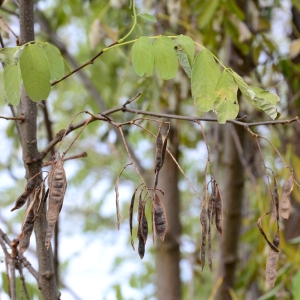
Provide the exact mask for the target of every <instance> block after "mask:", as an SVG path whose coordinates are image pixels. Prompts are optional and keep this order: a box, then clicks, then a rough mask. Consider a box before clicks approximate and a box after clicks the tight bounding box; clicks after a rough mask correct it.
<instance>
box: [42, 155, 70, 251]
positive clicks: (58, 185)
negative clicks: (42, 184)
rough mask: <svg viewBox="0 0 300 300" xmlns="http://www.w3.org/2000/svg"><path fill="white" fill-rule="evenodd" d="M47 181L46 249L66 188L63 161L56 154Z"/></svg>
mask: <svg viewBox="0 0 300 300" xmlns="http://www.w3.org/2000/svg"><path fill="white" fill-rule="evenodd" d="M50 172H51V173H50V176H49V179H48V185H49V206H48V211H47V221H48V228H47V232H46V238H45V246H46V248H47V249H48V248H49V246H50V242H51V239H52V236H53V233H54V227H55V224H56V222H57V220H58V216H59V213H60V211H61V208H62V205H63V201H64V196H65V192H66V188H67V179H66V173H65V170H64V166H63V160H62V158H61V156H60V154H59V153H58V158H57V162H56V164H55V165H54V166H53V167H52V170H51V171H50Z"/></svg>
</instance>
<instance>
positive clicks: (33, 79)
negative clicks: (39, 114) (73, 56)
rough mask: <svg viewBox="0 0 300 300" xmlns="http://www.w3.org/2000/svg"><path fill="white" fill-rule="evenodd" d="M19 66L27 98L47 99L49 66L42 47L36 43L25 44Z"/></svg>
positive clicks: (35, 99) (36, 100)
mask: <svg viewBox="0 0 300 300" xmlns="http://www.w3.org/2000/svg"><path fill="white" fill-rule="evenodd" d="M20 67H21V74H22V78H23V83H24V88H25V90H26V93H27V95H28V96H29V98H30V99H31V100H32V101H35V102H38V101H41V100H45V99H47V98H48V96H49V94H50V90H51V84H50V67H49V63H48V59H47V55H46V53H45V51H44V49H43V48H42V47H39V46H38V45H36V44H28V45H26V46H25V48H24V50H23V53H22V56H21V59H20Z"/></svg>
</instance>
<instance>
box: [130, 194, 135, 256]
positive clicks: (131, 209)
mask: <svg viewBox="0 0 300 300" xmlns="http://www.w3.org/2000/svg"><path fill="white" fill-rule="evenodd" d="M136 191H137V189H135V191H134V193H133V195H132V197H131V201H130V207H129V228H130V237H131V246H132V248H133V250H135V249H134V242H133V238H132V216H133V207H134V200H135V194H136Z"/></svg>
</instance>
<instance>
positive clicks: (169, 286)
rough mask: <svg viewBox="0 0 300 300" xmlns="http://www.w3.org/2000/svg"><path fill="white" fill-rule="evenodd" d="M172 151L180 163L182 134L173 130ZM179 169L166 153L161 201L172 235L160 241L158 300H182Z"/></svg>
mask: <svg viewBox="0 0 300 300" xmlns="http://www.w3.org/2000/svg"><path fill="white" fill-rule="evenodd" d="M169 136H170V138H169V148H170V150H171V151H172V154H173V155H174V157H175V158H176V159H177V157H178V133H177V129H175V128H174V127H172V128H171V131H170V135H169ZM177 184H178V168H177V166H176V165H175V163H174V162H173V160H172V158H171V157H170V155H169V154H167V153H166V157H165V162H164V166H163V168H162V170H161V171H160V174H159V186H158V187H159V188H160V189H162V190H164V192H165V195H164V196H163V197H162V198H161V200H162V202H163V204H164V206H165V209H166V214H167V219H168V231H167V234H166V237H165V240H164V242H161V241H157V254H156V273H157V299H158V300H175V299H181V298H180V297H181V292H180V288H181V283H180V270H179V262H180V249H179V240H180V233H181V226H180V220H179V190H178V186H177Z"/></svg>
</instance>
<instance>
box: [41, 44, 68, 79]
mask: <svg viewBox="0 0 300 300" xmlns="http://www.w3.org/2000/svg"><path fill="white" fill-rule="evenodd" d="M42 47H43V49H44V50H45V52H46V55H47V59H48V63H49V67H50V77H51V81H55V80H59V79H61V78H62V77H63V76H64V74H65V66H64V60H63V58H62V56H61V53H60V51H59V49H58V48H57V47H55V46H53V45H51V44H48V43H45V44H43V46H42Z"/></svg>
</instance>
